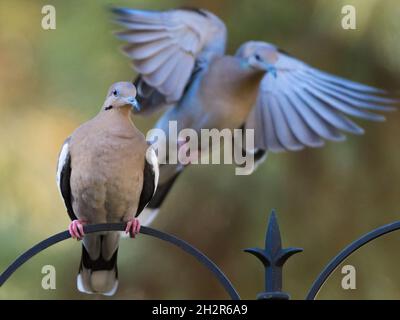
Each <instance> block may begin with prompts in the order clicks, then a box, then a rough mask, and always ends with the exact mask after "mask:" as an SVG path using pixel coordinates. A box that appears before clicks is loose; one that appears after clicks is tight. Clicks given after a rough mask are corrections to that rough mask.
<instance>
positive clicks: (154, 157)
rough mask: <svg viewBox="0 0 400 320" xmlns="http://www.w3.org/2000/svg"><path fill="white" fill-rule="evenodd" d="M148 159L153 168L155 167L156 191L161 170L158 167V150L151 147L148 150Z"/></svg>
mask: <svg viewBox="0 0 400 320" xmlns="http://www.w3.org/2000/svg"><path fill="white" fill-rule="evenodd" d="M146 161H147V162H148V163H149V164H150V165H151V168H152V169H153V172H154V192H153V194H154V193H156V190H157V185H158V178H159V175H160V171H159V168H158V159H157V155H156V152H155V151H154V149H153V148H152V147H149V148H148V149H147V152H146Z"/></svg>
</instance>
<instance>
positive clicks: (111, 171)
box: [57, 82, 158, 295]
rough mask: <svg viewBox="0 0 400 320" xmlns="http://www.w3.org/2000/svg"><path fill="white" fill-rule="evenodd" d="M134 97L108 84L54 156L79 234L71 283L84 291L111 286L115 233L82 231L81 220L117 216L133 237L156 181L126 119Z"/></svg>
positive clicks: (125, 85)
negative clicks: (92, 113) (98, 104)
mask: <svg viewBox="0 0 400 320" xmlns="http://www.w3.org/2000/svg"><path fill="white" fill-rule="evenodd" d="M135 97H136V88H135V87H134V85H133V84H132V83H130V82H118V83H115V84H113V85H112V86H111V87H110V89H109V91H108V94H107V98H106V100H105V102H104V105H103V106H102V108H101V111H100V112H99V114H98V115H97V116H96V117H94V118H93V119H91V120H90V121H88V122H86V123H84V124H83V125H81V126H80V127H79V128H78V129H76V130H75V131H74V132H73V133H72V135H71V136H70V137H69V138H68V139H67V140H66V141H65V143H64V145H63V147H62V150H61V153H60V156H59V160H58V168H57V183H58V186H59V190H60V193H61V195H62V197H63V199H64V203H65V206H66V208H67V212H68V215H69V217H70V218H71V220H72V222H71V224H70V225H69V232H70V234H71V236H72V237H73V238H76V239H83V243H82V244H83V245H82V258H81V263H80V267H79V273H78V277H77V287H78V290H79V291H81V292H84V293H99V294H103V295H113V294H114V293H115V292H116V290H117V288H118V270H117V254H118V243H119V237H120V233H119V232H104V233H96V234H88V235H85V234H84V232H83V225H84V224H96V223H112V222H122V221H123V222H127V227H126V230H125V231H126V233H130V234H131V236H132V237H134V236H135V235H136V234H137V233H138V232H139V230H140V222H139V221H138V219H137V216H138V215H139V214H140V213H141V211H142V210H143V208H144V207H145V206H146V205H147V203H148V202H149V201H150V200H151V198H152V197H153V194H154V192H155V190H156V186H157V183H158V162H157V156H156V154H155V152H154V150H153V149H152V148H151V147H149V146H148V144H147V142H146V140H145V137H144V136H143V134H142V133H141V132H140V131H139V130H138V129H137V128H136V127H135V126H134V124H133V123H132V119H131V113H132V112H131V110H132V109H133V108H136V109H137V108H138V107H139V106H138V103H137V101H136V98H135Z"/></svg>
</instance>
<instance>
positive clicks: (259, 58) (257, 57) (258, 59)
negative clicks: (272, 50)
mask: <svg viewBox="0 0 400 320" xmlns="http://www.w3.org/2000/svg"><path fill="white" fill-rule="evenodd" d="M254 58H256V60H257V61H261V60H262V59H261V56H260V55H259V54H257V53H256V54H255V55H254Z"/></svg>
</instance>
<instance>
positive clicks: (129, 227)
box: [125, 218, 140, 238]
mask: <svg viewBox="0 0 400 320" xmlns="http://www.w3.org/2000/svg"><path fill="white" fill-rule="evenodd" d="M139 231H140V222H139V219H137V218H132V219H130V220H129V221H128V222H127V223H126V228H125V233H129V234H130V236H131V238H135V237H136V235H137V234H138V233H139Z"/></svg>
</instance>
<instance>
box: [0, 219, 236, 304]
mask: <svg viewBox="0 0 400 320" xmlns="http://www.w3.org/2000/svg"><path fill="white" fill-rule="evenodd" d="M125 228H126V223H105V224H93V225H86V226H84V227H83V230H84V232H85V234H89V233H94V232H100V231H124V230H125ZM140 233H141V234H146V235H149V236H152V237H155V238H158V239H160V240H163V241H166V242H169V243H171V244H173V245H175V246H177V247H178V248H180V249H182V250H183V251H185V252H186V253H188V254H190V255H191V256H193V257H195V258H196V259H197V260H198V261H199V262H200V263H201V264H203V265H204V266H205V267H206V268H207V269H208V270H210V271H211V272H212V273H213V274H214V276H215V277H216V278H217V280H218V281H219V283H220V284H221V285H222V286H223V287H224V289H225V291H226V292H227V293H228V294H229V296H230V297H231V299H232V300H240V296H239V294H238V293H237V291H236V290H235V288H234V287H233V285H232V284H231V282H230V281H229V279H228V278H227V277H226V276H225V274H224V273H223V272H222V271H221V270H220V269H219V268H218V267H217V265H216V264H215V263H214V262H212V261H211V260H210V259H209V258H208V257H207V256H206V255H205V254H203V253H202V252H201V251H199V250H198V249H196V248H195V247H193V246H192V245H190V244H189V243H187V242H186V241H183V240H181V239H179V238H177V237H175V236H172V235H170V234H167V233H165V232H162V231H159V230H156V229H153V228H149V227H141V228H140ZM69 238H71V235H70V234H69V232H68V231H63V232H60V233H57V234H55V235H54V236H51V237H49V238H47V239H46V240H43V241H41V242H39V243H38V244H37V245H35V246H33V247H32V248H31V249H29V250H28V251H26V252H25V253H23V254H22V255H20V256H19V257H18V258H17V259H16V260H15V261H14V262H13V263H12V264H11V265H10V266H9V267H8V268H7V269H6V270H5V271H4V272H3V273H2V274H1V275H0V287H1V286H2V285H3V284H4V283H5V282H6V281H7V279H8V278H9V277H10V276H11V275H12V274H13V273H14V272H15V271H16V270H17V269H18V268H19V267H20V266H21V265H23V264H24V263H25V262H26V261H28V260H29V259H30V258H32V257H33V256H34V255H36V254H38V253H39V252H41V251H43V250H45V249H47V248H48V247H50V246H52V245H54V244H56V243H58V242H60V241H64V240H67V239H69Z"/></svg>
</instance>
